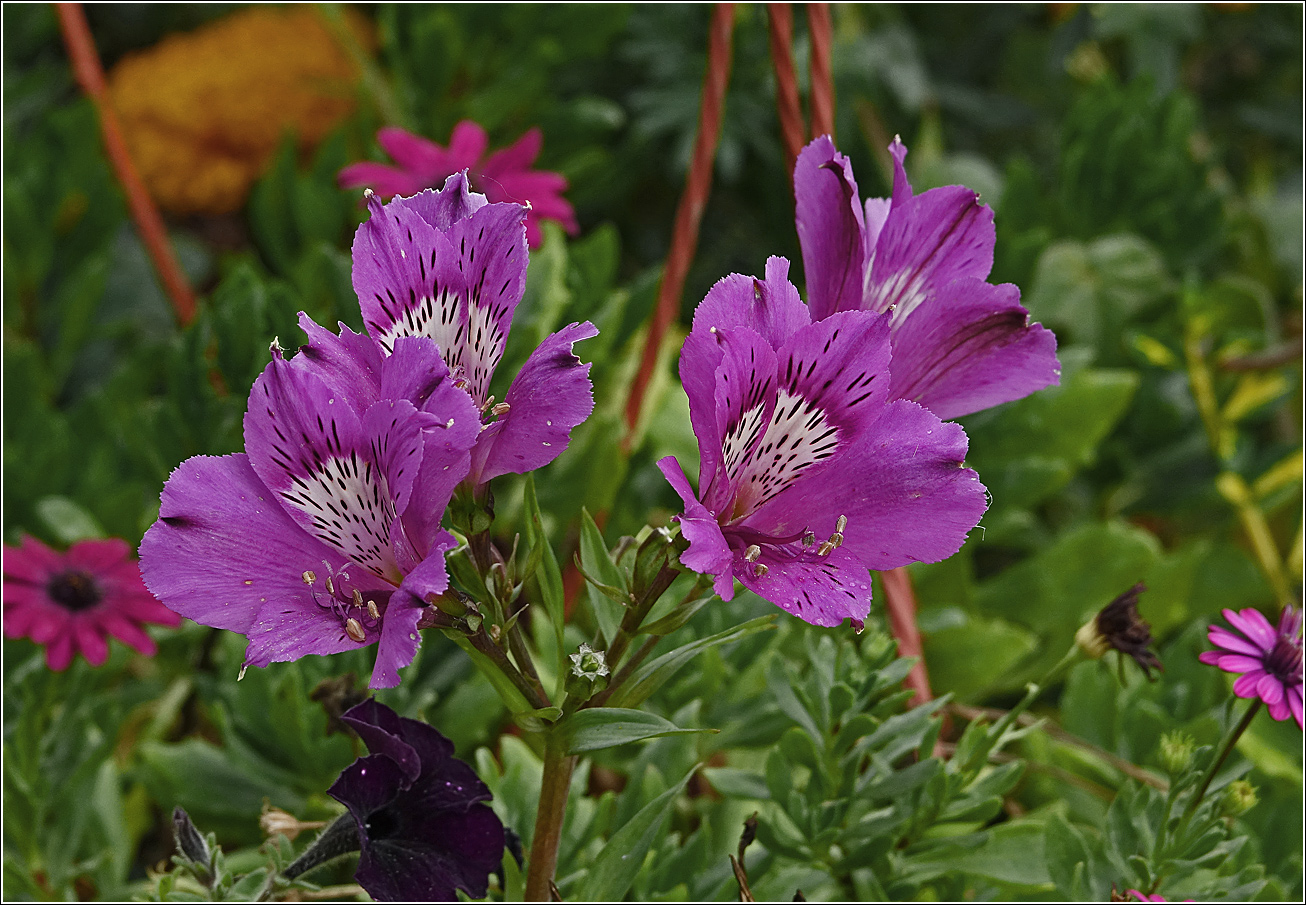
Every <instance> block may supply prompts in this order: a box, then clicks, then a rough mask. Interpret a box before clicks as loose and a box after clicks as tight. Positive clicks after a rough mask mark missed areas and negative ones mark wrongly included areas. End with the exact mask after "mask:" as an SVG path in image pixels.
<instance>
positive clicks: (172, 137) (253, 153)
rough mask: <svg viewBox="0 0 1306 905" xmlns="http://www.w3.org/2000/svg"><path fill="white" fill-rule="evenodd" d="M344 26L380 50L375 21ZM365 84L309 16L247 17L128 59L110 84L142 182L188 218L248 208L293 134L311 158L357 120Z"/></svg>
mask: <svg viewBox="0 0 1306 905" xmlns="http://www.w3.org/2000/svg"><path fill="white" fill-rule="evenodd" d="M345 15H346V20H347V22H348V25H349V27H350V29H351V30H352V31H353V32H354V34H355V35H356V36H357V38H358V39H359V41H360V42H361V43H364V44H368V43H370V42H371V40H370V28H369V26H368V23H367V21H366V19H364V18H363V17H361V16H359V15H357V14H356V13H352V12H346V14H345ZM269 48H276V52H274V53H270V52H269ZM357 80H358V68H357V66H356V65H355V64H354V63H353V61H352V60H351V59H350V57H349V55H348V53H347V52H346V51H345V49H344V48H343V47H341V46H340V44H339V42H338V41H337V40H336V39H335V38H334V37H333V36H332V34H331V32H330V31H329V29H328V28H327V26H326V24H325V23H324V22H323V21H322V18H321V14H320V13H319V12H317V11H316V10H314V9H313V8H312V7H307V6H304V7H298V8H285V9H281V8H273V7H267V6H253V7H249V8H248V9H243V10H240V11H238V12H235V13H232V14H231V15H229V16H226V17H224V18H222V19H220V20H218V21H216V22H214V23H213V24H211V25H207V26H205V27H203V28H200V29H197V30H196V31H194V32H191V33H189V34H174V35H171V36H169V37H168V38H166V39H165V40H164V41H163V42H162V43H160V44H159V45H158V46H157V47H153V48H151V49H149V50H147V51H144V52H141V53H136V54H130V55H128V56H126V57H124V58H123V59H122V60H121V61H120V62H119V63H118V64H117V65H116V66H115V67H114V68H113V70H112V71H111V72H110V73H109V78H108V82H109V95H110V99H111V100H112V102H113V106H114V109H115V110H116V111H117V113H118V116H119V117H120V118H121V121H122V126H123V134H124V137H125V138H126V141H127V145H128V148H129V149H130V151H131V156H132V160H133V162H135V164H136V166H137V167H138V168H139V169H140V172H141V178H142V179H144V181H145V185H146V187H147V188H148V189H149V192H150V194H151V195H152V196H153V197H154V199H155V200H156V201H158V203H159V205H160V206H161V207H162V208H163V209H164V210H167V211H171V212H173V213H178V214H222V213H229V212H231V211H234V210H236V209H237V208H239V207H240V206H241V204H243V203H244V200H245V197H246V195H248V193H249V189H250V186H251V185H253V184H254V180H256V179H257V178H258V177H259V175H260V174H261V173H262V172H263V170H264V168H265V167H266V166H267V163H268V161H269V160H270V159H271V158H272V155H273V154H274V153H275V152H276V149H277V146H278V145H279V144H280V142H281V140H282V138H283V136H284V135H285V134H286V132H287V131H290V132H293V133H294V134H295V136H296V138H297V140H298V141H299V144H300V147H301V148H311V147H313V146H314V145H316V144H317V143H318V142H319V141H321V140H322V139H323V138H324V137H326V135H327V134H328V133H330V132H331V130H332V129H334V128H335V127H336V124H337V123H339V122H340V121H341V120H342V119H343V118H344V117H345V116H347V115H349V113H350V112H351V111H352V110H353V109H354V99H353V98H354V90H353V86H354V84H355V83H356V82H357Z"/></svg>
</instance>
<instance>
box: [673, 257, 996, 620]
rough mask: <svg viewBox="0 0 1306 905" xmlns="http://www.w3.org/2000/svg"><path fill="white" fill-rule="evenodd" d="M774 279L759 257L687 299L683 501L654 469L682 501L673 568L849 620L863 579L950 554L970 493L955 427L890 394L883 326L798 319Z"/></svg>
mask: <svg viewBox="0 0 1306 905" xmlns="http://www.w3.org/2000/svg"><path fill="white" fill-rule="evenodd" d="M788 271H789V262H788V261H786V260H785V259H783V258H771V259H769V260H768V261H767V266H766V279H765V280H759V279H756V278H753V277H746V276H741V275H739V274H732V275H731V276H728V277H726V278H725V279H723V280H721V281H720V282H718V283H717V284H716V285H715V286H713V287H712V290H711V291H710V292H709V293H708V295H707V297H706V298H705V299H704V300H703V302H702V304H701V305H699V307H698V310H697V312H695V315H694V326H693V330H692V331H691V332H690V335H689V337H688V338H687V339H686V340H685V345H684V348H683V349H682V351H681V355H680V375H681V379H682V382H683V383H684V386H685V392H686V394H687V395H688V396H689V413H690V419H691V421H692V424H693V428H694V433H695V435H696V436H697V438H698V443H699V455H700V468H699V492H698V495H697V496H695V494H694V492H693V491H692V489H691V488H690V486H689V482H688V481H687V480H686V478H685V475H684V473H683V471H682V470H681V467H680V465H679V464H678V463H677V461H676V460H675V459H674V458H673V457H670V456H668V457H666V458H664V459H663V460H661V461H660V462H659V463H658V466H659V467H660V468H661V469H662V473H663V474H664V475H665V476H666V478H667V480H668V481H670V482H671V485H672V487H674V488H675V490H676V492H677V493H678V494H679V495H680V497H681V499H682V500H683V501H684V504H685V513H684V515H682V516H680V523H681V530H682V531H683V533H684V536H685V537H686V538H687V539H688V540H689V541H690V546H689V549H688V550H686V551H685V553H684V554H683V555H682V557H681V561H682V562H683V563H684V564H685V565H686V566H688V567H689V568H691V569H694V570H695V571H698V572H702V573H705V574H710V575H715V576H716V585H715V587H716V591H717V593H718V594H720V595H721V596H722V597H723V598H725V599H727V600H729V599H730V598H731V597H732V596H733V594H734V580H735V579H736V578H738V579H739V580H740V581H741V582H742V583H743V584H744V585H745V586H746V587H747V588H749V589H750V590H752V591H754V592H756V593H757V594H759V595H760V596H762V597H765V598H766V599H767V600H770V601H772V602H773V603H775V604H777V605H778V606H780V607H782V608H783V609H785V610H787V611H788V612H790V613H792V614H794V615H796V616H798V617H800V618H802V619H804V620H806V621H808V622H811V623H812V624H814V625H838V624H839V623H840V622H841V621H842V620H844V619H846V618H848V619H851V620H852V621H853V624H854V625H857V626H859V625H860V624H861V622H862V621H863V620H864V619H865V618H866V615H867V612H868V611H869V609H870V594H871V583H870V576H869V575H868V573H867V570H868V569H891V568H894V567H896V566H901V565H904V564H906V563H909V562H917V561H919V562H934V561H937V560H940V559H943V558H944V557H947V556H950V555H952V554H953V553H955V552H956V551H957V549H958V548H959V547H960V546H961V544H962V542H963V541H964V540H965V538H966V534H967V532H968V531H969V530H970V529H971V528H973V527H974V526H975V524H976V523H977V522H978V521H979V518H980V516H981V515H982V514H983V512H984V509H985V505H986V501H985V491H984V487H983V485H981V484H980V482H979V479H978V478H977V477H976V475H975V473H974V472H973V471H971V470H969V469H966V468H964V467H963V466H962V462H963V460H964V459H965V457H966V435H965V433H964V432H963V431H962V429H961V428H960V427H959V426H958V425H955V424H945V423H943V422H941V421H940V420H939V419H938V417H936V416H935V415H934V414H932V413H931V412H930V411H928V410H926V409H925V408H922V407H921V406H919V405H917V404H915V403H913V402H907V401H904V400H897V401H893V400H892V399H891V397H890V391H889V342H890V340H889V324H888V319H887V318H885V317H883V316H881V315H878V314H873V313H871V312H868V311H843V312H838V313H835V314H831V315H830V316H829V317H826V318H825V319H824V320H819V321H815V322H813V321H812V318H811V316H810V315H809V312H808V308H807V306H806V305H804V304H803V302H802V300H801V299H800V298H799V295H798V290H797V289H795V288H794V287H793V285H792V284H790V282H789V280H788Z"/></svg>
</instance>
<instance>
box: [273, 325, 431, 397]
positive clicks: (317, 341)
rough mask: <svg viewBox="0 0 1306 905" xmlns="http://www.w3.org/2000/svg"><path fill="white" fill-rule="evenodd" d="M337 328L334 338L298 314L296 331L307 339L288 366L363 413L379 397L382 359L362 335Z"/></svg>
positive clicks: (332, 334) (367, 337) (368, 339)
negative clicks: (320, 382)
mask: <svg viewBox="0 0 1306 905" xmlns="http://www.w3.org/2000/svg"><path fill="white" fill-rule="evenodd" d="M339 326H340V333H339V335H337V334H335V333H332V332H331V331H330V330H328V329H326V328H325V327H321V326H319V325H318V324H317V323H315V322H314V321H313V319H312V318H311V317H309V316H308V315H307V314H305V313H304V312H302V311H301V312H300V313H299V327H300V329H301V330H303V331H304V333H305V334H307V335H308V343H307V344H305V345H303V346H300V348H299V354H297V355H295V356H294V357H293V358H291V359H289V363H290V366H291V367H293V368H298V369H300V370H302V371H305V372H306V373H309V374H312V375H313V376H314V377H315V378H317V379H318V380H320V381H322V383H323V384H325V385H326V387H327V389H328V390H330V391H331V392H332V393H334V394H335V398H344V399H347V400H348V401H349V404H350V406H351V407H352V408H353V409H354V411H356V412H364V411H366V410H367V407H368V406H369V405H371V404H372V403H373V402H375V401H376V400H377V398H378V397H379V396H380V394H381V373H382V368H383V364H384V358H385V356H384V355H383V354H382V352H381V349H380V347H379V346H377V344H376V342H375V341H374V340H373V339H372V338H371V337H370V336H368V335H367V334H366V333H355V332H354V331H353V330H351V329H349V327H347V326H346V325H345V324H343V323H342V324H340V325H339ZM391 398H401V399H402V398H406V397H404V396H392V397H391Z"/></svg>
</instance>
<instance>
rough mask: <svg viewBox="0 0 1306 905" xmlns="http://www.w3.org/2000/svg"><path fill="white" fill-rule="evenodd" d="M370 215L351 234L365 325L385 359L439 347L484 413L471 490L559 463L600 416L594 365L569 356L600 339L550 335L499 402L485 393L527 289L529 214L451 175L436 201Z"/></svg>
mask: <svg viewBox="0 0 1306 905" xmlns="http://www.w3.org/2000/svg"><path fill="white" fill-rule="evenodd" d="M368 209H369V211H370V212H371V216H370V218H369V219H368V220H367V222H366V223H364V224H363V225H362V226H360V227H359V228H358V232H357V234H356V235H355V237H354V269H353V281H354V290H355V291H356V292H357V293H358V298H359V301H360V302H361V304H362V309H363V321H364V323H365V324H366V326H367V331H368V333H369V334H370V335H371V337H372V338H373V339H374V340H375V341H376V342H377V343H378V344H379V345H380V347H381V349H382V352H383V354H384V355H386V356H389V355H391V354H393V352H394V350H395V343H396V341H397V340H399V339H400V338H402V337H425V338H427V339H430V340H433V341H434V342H435V344H436V345H437V346H438V347H439V349H440V351H441V354H442V355H443V356H444V360H445V362H446V364H448V366H449V368H450V370H451V371H452V372H453V376H454V381H455V383H456V384H457V385H458V386H460V387H462V388H463V389H464V390H465V391H466V392H467V394H468V396H470V397H471V400H472V402H473V403H474V404H475V406H476V408H477V409H478V410H479V411H480V412H481V421H482V425H481V431H480V433H479V435H478V436H477V438H476V443H475V447H474V448H473V450H472V465H471V472H470V474H469V475H468V477H467V483H468V484H470V485H473V486H477V485H481V484H484V483H486V482H487V481H489V480H491V479H492V478H495V477H498V476H499V475H503V474H509V473H512V474H525V473H526V472H528V471H531V470H533V469H536V468H540V467H542V466H544V465H547V464H548V463H550V462H552V461H553V460H554V459H555V458H557V456H558V454H559V453H561V452H562V451H563V450H564V449H566V448H567V444H568V442H570V437H571V430H572V428H574V427H576V426H577V425H578V424H580V423H581V422H582V421H584V420H585V419H586V418H588V417H589V414H590V412H591V411H592V410H593V408H594V394H593V389H592V387H591V385H590V380H589V371H590V366H589V365H588V364H583V363H582V362H581V361H580V359H579V358H577V357H576V355H575V353H574V352H573V351H572V349H573V346H574V345H575V344H576V343H577V342H579V341H581V340H584V339H588V338H590V337H592V336H596V335H597V334H598V330H596V329H595V328H594V325H593V324H590V323H589V322H585V323H575V324H570V325H569V326H566V327H563V328H562V329H561V330H559V331H557V332H556V333H554V334H552V335H551V336H548V337H545V339H544V341H543V342H542V343H540V345H539V346H538V347H537V348H536V349H535V351H534V352H532V353H531V354H530V357H529V358H527V360H526V363H525V364H524V365H522V368H521V370H520V371H519V372H518V373H517V375H516V376H515V377H514V378H513V380H512V383H511V385H510V386H509V387H508V390H507V392H506V393H505V394H504V398H503V401H502V402H496V401H495V399H494V397H493V396H492V395H491V394H490V382H491V380H492V379H493V377H494V372H495V369H496V368H497V367H498V365H499V362H500V361H501V360H502V359H503V354H504V350H505V349H506V347H507V342H508V331H509V330H510V329H511V328H512V319H513V314H514V313H515V312H516V310H517V305H518V304H519V303H520V302H521V299H522V294H523V292H524V291H525V288H526V266H527V263H528V261H529V253H528V252H527V249H526V232H525V228H524V225H523V224H524V220H525V217H526V214H527V209H526V208H525V207H523V206H522V205H520V204H507V203H501V204H495V203H491V202H490V201H489V200H488V199H487V198H486V197H485V196H484V195H480V194H477V193H475V192H472V191H471V190H470V188H469V187H468V182H467V174H466V173H455V174H454V175H453V176H450V177H449V179H448V181H447V182H446V183H445V185H444V188H443V189H441V190H440V191H439V192H433V191H425V192H421V193H419V194H417V195H414V196H412V197H411V198H395V199H394V200H393V201H391V202H390V203H389V204H384V205H383V204H382V203H381V200H380V198H379V197H377V196H376V195H369V196H368Z"/></svg>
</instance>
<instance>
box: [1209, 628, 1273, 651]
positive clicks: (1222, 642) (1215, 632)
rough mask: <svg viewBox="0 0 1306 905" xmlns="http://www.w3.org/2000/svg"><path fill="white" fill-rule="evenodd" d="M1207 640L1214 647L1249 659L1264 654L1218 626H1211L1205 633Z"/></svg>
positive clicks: (1243, 639)
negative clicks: (1243, 655)
mask: <svg viewBox="0 0 1306 905" xmlns="http://www.w3.org/2000/svg"><path fill="white" fill-rule="evenodd" d="M1206 637H1207V640H1209V641H1210V642H1211V643H1212V644H1214V645H1215V646H1216V647H1222V648H1224V649H1225V650H1227V651H1231V652H1233V653H1236V654H1246V655H1247V656H1249V657H1259V656H1261V655H1262V654H1264V653H1265V651H1263V650H1261V648H1259V647H1257V646H1256V645H1255V644H1253V643H1252V642H1250V641H1248V640H1247V639H1246V638H1243V637H1241V636H1239V635H1235V634H1234V633H1233V632H1231V631H1229V630H1228V629H1224V628H1221V627H1220V626H1218V625H1213V626H1211V628H1210V630H1209V631H1208V632H1207V635H1206Z"/></svg>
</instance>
